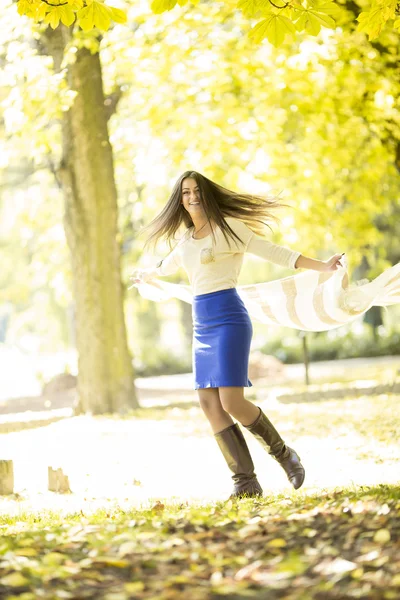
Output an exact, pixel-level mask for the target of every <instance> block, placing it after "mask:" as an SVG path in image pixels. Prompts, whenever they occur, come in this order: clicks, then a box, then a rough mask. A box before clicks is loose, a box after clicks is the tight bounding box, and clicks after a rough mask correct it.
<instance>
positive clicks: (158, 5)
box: [151, 0, 176, 15]
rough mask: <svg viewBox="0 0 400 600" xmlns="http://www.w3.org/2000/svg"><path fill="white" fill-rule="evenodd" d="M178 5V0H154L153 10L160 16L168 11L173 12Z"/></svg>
mask: <svg viewBox="0 0 400 600" xmlns="http://www.w3.org/2000/svg"><path fill="white" fill-rule="evenodd" d="M175 5H176V0H153V2H152V3H151V10H152V11H153V13H155V14H156V15H159V14H161V13H163V12H165V11H167V10H172V9H173V8H174V6H175Z"/></svg>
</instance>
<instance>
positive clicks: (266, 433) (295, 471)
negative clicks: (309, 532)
mask: <svg viewBox="0 0 400 600" xmlns="http://www.w3.org/2000/svg"><path fill="white" fill-rule="evenodd" d="M258 408H260V407H259V406H258ZM244 427H246V429H248V430H249V431H251V433H252V434H253V435H254V436H255V437H256V438H257V439H258V441H259V442H260V443H261V445H262V446H263V447H264V448H265V449H266V451H267V452H268V454H270V455H271V456H273V458H275V460H277V461H278V463H279V464H280V465H281V467H282V468H283V469H284V471H285V472H286V475H287V478H288V479H289V481H290V483H291V484H292V486H293V487H294V489H295V490H297V489H298V488H299V487H301V486H302V485H303V482H304V477H305V470H304V467H303V465H302V464H301V462H300V456H299V455H298V454H297V453H296V452H295V451H294V450H293V448H289V446H287V445H286V444H285V442H284V441H283V439H282V438H281V436H280V435H279V433H278V432H277V430H276V429H275V427H274V426H273V425H272V423H271V421H270V420H269V419H268V417H267V416H266V415H265V414H264V413H263V411H262V410H261V408H260V414H259V415H258V417H257V419H256V420H255V421H254V422H253V423H251V424H250V425H244Z"/></svg>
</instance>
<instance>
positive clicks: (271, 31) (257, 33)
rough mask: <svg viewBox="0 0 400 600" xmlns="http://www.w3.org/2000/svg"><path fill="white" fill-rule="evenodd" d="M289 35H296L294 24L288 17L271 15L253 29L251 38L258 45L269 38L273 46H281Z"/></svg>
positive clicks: (250, 34)
mask: <svg viewBox="0 0 400 600" xmlns="http://www.w3.org/2000/svg"><path fill="white" fill-rule="evenodd" d="M288 33H289V34H294V33H296V29H295V26H294V25H293V23H292V22H291V21H290V20H289V19H288V18H287V17H284V16H282V15H277V14H275V13H271V14H270V15H268V16H267V17H266V18H265V19H263V20H262V21H260V22H259V23H257V25H255V26H254V27H253V29H252V30H251V31H250V33H249V37H250V38H252V39H253V40H254V41H255V42H258V43H259V42H261V41H262V40H263V39H265V38H267V39H268V41H269V42H271V44H273V45H274V46H279V45H280V44H282V42H283V40H284V38H285V35H286V34H288Z"/></svg>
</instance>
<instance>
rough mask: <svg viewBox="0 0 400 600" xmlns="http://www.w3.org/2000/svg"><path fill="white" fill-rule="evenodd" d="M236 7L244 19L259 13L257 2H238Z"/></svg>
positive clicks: (252, 0) (241, 0)
mask: <svg viewBox="0 0 400 600" xmlns="http://www.w3.org/2000/svg"><path fill="white" fill-rule="evenodd" d="M237 7H238V8H239V9H240V10H241V11H242V13H243V14H244V15H245V17H254V15H255V14H256V13H257V12H258V11H259V4H258V1H257V0H239V2H238V5H237Z"/></svg>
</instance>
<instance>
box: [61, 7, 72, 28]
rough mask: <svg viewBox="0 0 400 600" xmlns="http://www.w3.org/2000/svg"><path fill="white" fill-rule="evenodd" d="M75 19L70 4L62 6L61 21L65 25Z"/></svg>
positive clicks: (70, 23)
mask: <svg viewBox="0 0 400 600" xmlns="http://www.w3.org/2000/svg"><path fill="white" fill-rule="evenodd" d="M74 21H75V13H74V11H73V10H72V8H71V7H70V6H63V7H62V10H61V23H64V25H66V26H67V27H69V26H70V25H72V23H73V22H74Z"/></svg>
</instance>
